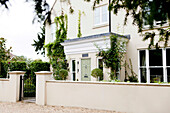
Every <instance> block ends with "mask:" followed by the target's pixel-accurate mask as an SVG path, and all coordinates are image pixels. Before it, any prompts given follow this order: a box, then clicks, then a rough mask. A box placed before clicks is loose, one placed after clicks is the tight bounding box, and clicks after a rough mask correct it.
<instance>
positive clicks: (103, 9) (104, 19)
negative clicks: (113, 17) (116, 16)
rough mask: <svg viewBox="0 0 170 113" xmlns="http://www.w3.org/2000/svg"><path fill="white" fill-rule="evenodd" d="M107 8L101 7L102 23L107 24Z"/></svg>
mask: <svg viewBox="0 0 170 113" xmlns="http://www.w3.org/2000/svg"><path fill="white" fill-rule="evenodd" d="M107 12H108V9H107V6H103V7H102V22H107Z"/></svg>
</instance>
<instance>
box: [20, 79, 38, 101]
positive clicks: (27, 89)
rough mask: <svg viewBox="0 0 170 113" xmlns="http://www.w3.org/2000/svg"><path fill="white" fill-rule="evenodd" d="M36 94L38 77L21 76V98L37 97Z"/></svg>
mask: <svg viewBox="0 0 170 113" xmlns="http://www.w3.org/2000/svg"><path fill="white" fill-rule="evenodd" d="M35 95H36V78H35V77H31V76H20V95H19V96H20V97H19V100H20V101H21V100H24V99H25V98H29V97H35Z"/></svg>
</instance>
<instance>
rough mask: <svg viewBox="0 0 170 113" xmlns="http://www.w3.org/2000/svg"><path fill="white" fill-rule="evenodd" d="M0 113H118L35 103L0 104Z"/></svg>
mask: <svg viewBox="0 0 170 113" xmlns="http://www.w3.org/2000/svg"><path fill="white" fill-rule="evenodd" d="M0 113H118V112H114V111H105V110H95V109H86V108H78V107H63V106H60V107H59V106H40V105H36V104H35V103H24V102H17V103H7V102H0Z"/></svg>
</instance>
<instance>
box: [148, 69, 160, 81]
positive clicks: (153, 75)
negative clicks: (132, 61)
mask: <svg viewBox="0 0 170 113" xmlns="http://www.w3.org/2000/svg"><path fill="white" fill-rule="evenodd" d="M159 81H160V82H163V68H150V82H151V83H155V82H159Z"/></svg>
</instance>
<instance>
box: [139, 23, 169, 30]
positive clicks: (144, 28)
mask: <svg viewBox="0 0 170 113" xmlns="http://www.w3.org/2000/svg"><path fill="white" fill-rule="evenodd" d="M167 27H169V25H168V24H165V25H163V26H158V25H157V26H154V27H153V28H152V29H151V28H150V27H149V26H144V27H143V28H142V30H143V31H149V30H154V29H159V28H167Z"/></svg>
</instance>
